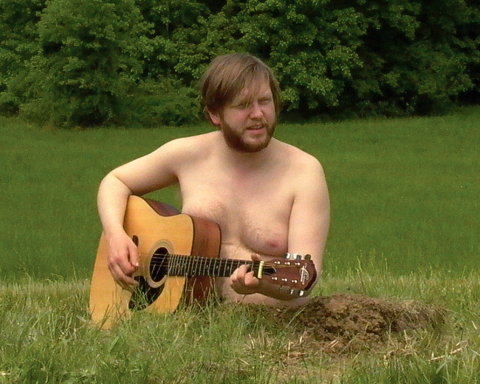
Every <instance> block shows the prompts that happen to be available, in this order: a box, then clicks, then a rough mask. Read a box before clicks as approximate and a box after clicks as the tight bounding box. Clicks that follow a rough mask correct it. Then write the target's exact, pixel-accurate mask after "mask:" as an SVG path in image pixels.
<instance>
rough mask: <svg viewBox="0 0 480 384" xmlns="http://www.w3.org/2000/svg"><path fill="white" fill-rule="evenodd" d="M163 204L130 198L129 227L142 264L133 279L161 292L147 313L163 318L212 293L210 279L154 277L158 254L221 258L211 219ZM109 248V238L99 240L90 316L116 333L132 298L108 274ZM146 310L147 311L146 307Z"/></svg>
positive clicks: (217, 231)
mask: <svg viewBox="0 0 480 384" xmlns="http://www.w3.org/2000/svg"><path fill="white" fill-rule="evenodd" d="M176 213H177V212H174V211H172V210H171V209H169V208H168V206H165V205H163V204H161V203H158V202H155V201H152V200H146V199H143V198H140V197H137V196H130V198H129V200H128V204H127V209H126V212H125V221H124V228H125V231H126V232H127V234H128V235H129V236H130V237H132V239H134V241H135V242H136V243H137V246H138V251H139V264H140V267H139V268H138V270H137V272H136V273H135V274H134V275H133V277H134V278H136V279H141V280H142V281H143V282H144V283H145V282H146V283H148V286H149V287H152V288H155V289H158V291H159V292H161V293H160V294H159V296H158V297H156V298H155V300H154V301H153V302H152V303H150V304H149V305H148V307H146V308H145V310H147V311H154V312H159V313H168V312H173V311H174V310H175V309H176V308H177V307H178V305H179V304H180V302H181V300H182V299H183V300H186V301H187V302H191V301H193V300H201V299H203V298H204V297H205V295H206V294H207V293H208V290H209V288H210V287H211V281H210V278H208V277H196V278H194V279H189V281H188V283H186V278H185V277H182V276H164V277H162V278H161V279H160V280H158V281H157V280H156V279H154V278H152V274H151V270H150V265H151V261H152V257H155V253H156V252H157V250H159V249H162V250H164V251H165V252H168V254H183V255H202V256H206V257H218V256H219V253H220V229H219V227H218V225H217V224H216V223H213V222H211V221H209V220H204V219H200V218H195V217H191V216H188V215H185V214H176ZM107 258H108V247H107V243H106V239H105V236H104V234H103V233H102V236H101V238H100V244H99V247H98V252H97V257H96V261H95V267H94V271H93V276H92V283H91V289H90V312H91V314H92V319H93V322H94V323H96V324H97V325H99V326H100V327H102V328H103V329H108V328H111V327H112V326H113V325H114V324H115V323H116V322H117V321H118V320H119V319H120V318H123V317H125V316H129V315H130V313H131V301H132V293H131V292H129V291H126V290H123V289H122V288H121V287H120V286H119V285H118V284H116V283H115V281H114V279H113V277H112V276H111V273H110V270H109V269H108V261H107ZM142 309H143V308H142Z"/></svg>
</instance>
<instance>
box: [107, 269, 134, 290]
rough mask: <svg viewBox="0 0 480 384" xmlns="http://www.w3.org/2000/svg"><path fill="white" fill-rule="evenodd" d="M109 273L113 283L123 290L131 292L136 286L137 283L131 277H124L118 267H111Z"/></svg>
mask: <svg viewBox="0 0 480 384" xmlns="http://www.w3.org/2000/svg"><path fill="white" fill-rule="evenodd" d="M110 272H111V273H112V276H113V279H114V280H115V282H116V283H117V284H118V285H119V286H120V287H122V288H123V289H126V290H128V291H132V290H133V287H134V286H136V285H138V282H137V281H136V280H135V279H133V278H132V277H130V276H127V275H125V274H124V273H123V271H122V270H121V268H120V267H119V266H118V265H116V266H113V267H112V268H111V269H110Z"/></svg>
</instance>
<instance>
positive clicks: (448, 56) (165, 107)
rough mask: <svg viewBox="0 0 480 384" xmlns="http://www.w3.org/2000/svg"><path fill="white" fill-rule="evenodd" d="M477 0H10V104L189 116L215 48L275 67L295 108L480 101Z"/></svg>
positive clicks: (332, 112)
mask: <svg viewBox="0 0 480 384" xmlns="http://www.w3.org/2000/svg"><path fill="white" fill-rule="evenodd" d="M479 31H480V5H479V4H478V2H477V1H476V0H436V1H430V0H368V1H367V0H227V1H218V0H205V1H200V0H176V1H173V0H172V1H167V0H1V1H0V114H3V115H14V114H19V115H21V116H23V117H25V118H27V119H29V120H31V121H34V122H36V123H39V124H52V125H55V126H63V127H72V126H92V125H101V124H109V125H118V124H121V125H130V126H157V125H182V124H187V123H193V122H195V121H197V120H198V119H199V118H200V116H201V115H202V112H201V106H200V105H199V104H200V103H199V100H198V92H197V89H196V87H197V82H198V80H199V78H200V76H201V74H202V73H203V71H204V69H205V68H206V66H207V65H208V63H209V62H210V61H211V60H212V59H213V58H214V57H216V56H217V55H220V54H225V53H230V52H249V53H252V54H254V55H256V56H258V57H260V58H261V59H262V60H264V61H265V62H266V63H267V64H268V65H269V66H270V67H272V68H273V70H274V72H275V73H276V75H277V76H278V79H279V81H280V85H281V88H282V90H283V91H282V98H283V104H284V110H285V111H286V112H287V114H291V115H297V116H298V115H301V116H306V117H308V116H316V117H318V118H320V119H322V118H325V119H330V118H344V117H355V116H358V117H368V116H409V115H417V114H431V113H441V112H444V111H445V110H447V109H448V108H449V107H451V106H452V105H455V104H458V103H463V102H468V101H473V102H478V101H479V99H480V97H479V95H480V50H479V45H480V33H479Z"/></svg>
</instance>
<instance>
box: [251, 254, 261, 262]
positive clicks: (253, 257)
mask: <svg viewBox="0 0 480 384" xmlns="http://www.w3.org/2000/svg"><path fill="white" fill-rule="evenodd" d="M251 258H252V261H262V259H261V257H260V255H259V254H258V253H252V255H251Z"/></svg>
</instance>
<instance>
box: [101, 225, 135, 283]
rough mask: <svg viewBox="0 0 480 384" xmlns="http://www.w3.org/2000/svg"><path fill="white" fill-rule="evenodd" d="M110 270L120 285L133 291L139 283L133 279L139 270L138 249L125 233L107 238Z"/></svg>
mask: <svg viewBox="0 0 480 384" xmlns="http://www.w3.org/2000/svg"><path fill="white" fill-rule="evenodd" d="M107 243H108V248H109V250H108V268H109V269H110V272H111V274H112V276H113V278H114V280H115V281H116V282H117V284H118V285H120V286H121V287H122V288H123V289H127V290H132V288H133V286H135V285H137V284H138V283H137V282H136V281H135V280H134V279H133V278H132V277H131V276H132V274H133V273H134V272H135V271H136V270H137V269H138V266H139V263H138V249H137V246H136V245H135V244H134V242H133V241H132V239H131V238H130V237H129V236H128V235H127V234H126V233H125V232H124V233H120V234H117V235H115V236H109V237H107Z"/></svg>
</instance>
